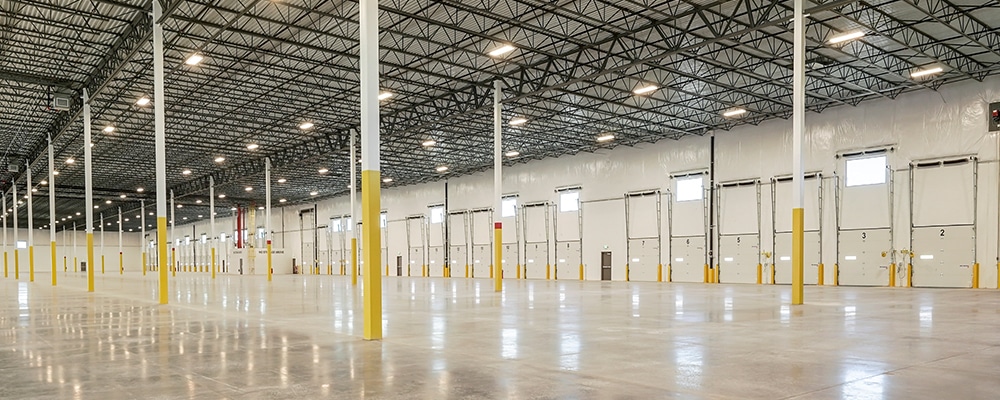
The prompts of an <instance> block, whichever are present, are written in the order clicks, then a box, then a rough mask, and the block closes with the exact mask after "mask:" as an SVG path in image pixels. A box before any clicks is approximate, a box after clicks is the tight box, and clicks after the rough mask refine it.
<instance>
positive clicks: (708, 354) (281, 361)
mask: <svg viewBox="0 0 1000 400" xmlns="http://www.w3.org/2000/svg"><path fill="white" fill-rule="evenodd" d="M21 278H22V281H15V280H14V279H13V278H12V277H11V278H7V279H2V278H0V377H2V378H0V382H2V383H0V398H3V399H22V398H32V399H34V398H53V399H68V398H81V399H119V398H136V399H160V398H162V399H168V398H193V399H219V398H247V399H256V398H262V399H271V398H294V399H310V398H345V399H353V398H373V399H521V398H526V399H536V398H537V399H544V398H557V399H591V398H593V399H661V398H679V399H750V398H757V399H781V398H802V399H944V398H949V399H997V398H1000V292H998V291H996V290H925V289H905V288H892V289H890V288H846V287H840V288H835V287H822V288H815V287H809V288H807V290H806V294H807V302H808V303H809V304H807V305H804V306H796V307H791V306H788V303H789V296H790V290H789V288H788V287H783V286H756V285H725V284H722V285H702V284H672V285H671V284H654V283H625V282H613V283H601V282H578V281H557V282H556V281H517V280H508V281H506V290H505V292H504V293H503V294H496V293H494V292H493V291H492V285H491V281H489V280H470V279H462V278H452V279H446V278H396V277H391V278H385V279H384V304H385V313H384V320H383V325H384V327H385V339H384V340H382V341H376V342H369V341H363V340H361V339H360V336H361V333H362V322H361V301H360V300H361V298H360V287H358V288H355V287H352V286H351V283H350V279H349V278H345V277H339V276H276V277H275V279H274V281H273V282H272V283H270V284H269V283H267V281H266V279H265V278H263V277H238V276H220V277H219V278H218V279H216V280H214V281H213V280H211V279H210V278H209V276H207V275H206V274H191V273H182V274H179V275H178V276H177V278H176V279H175V280H173V281H172V283H171V285H172V286H171V304H170V305H169V306H159V305H157V304H156V301H155V300H156V292H155V290H156V287H157V286H156V281H155V279H154V275H152V274H151V275H150V276H147V277H142V276H141V275H139V274H134V273H133V274H126V275H124V276H121V275H116V274H110V273H109V274H107V275H104V276H99V277H98V280H97V292H96V293H94V294H88V293H87V292H86V281H85V278H84V275H83V274H82V273H81V274H73V273H70V274H62V273H60V275H59V279H60V282H59V286H58V287H57V288H53V287H51V285H50V276H49V275H47V274H37V275H36V282H34V283H29V282H25V279H26V276H25V275H22V276H21Z"/></svg>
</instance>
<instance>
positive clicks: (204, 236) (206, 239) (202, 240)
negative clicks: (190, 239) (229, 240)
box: [201, 233, 208, 244]
mask: <svg viewBox="0 0 1000 400" xmlns="http://www.w3.org/2000/svg"><path fill="white" fill-rule="evenodd" d="M205 243H208V235H206V234H204V233H202V234H201V244H205Z"/></svg>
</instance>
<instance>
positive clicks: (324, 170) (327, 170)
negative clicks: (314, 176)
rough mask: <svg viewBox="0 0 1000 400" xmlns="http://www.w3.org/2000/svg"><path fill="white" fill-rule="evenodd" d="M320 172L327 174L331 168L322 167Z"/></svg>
mask: <svg viewBox="0 0 1000 400" xmlns="http://www.w3.org/2000/svg"><path fill="white" fill-rule="evenodd" d="M318 172H319V173H321V174H325V173H327V172H330V170H329V169H326V168H320V169H319V171H318Z"/></svg>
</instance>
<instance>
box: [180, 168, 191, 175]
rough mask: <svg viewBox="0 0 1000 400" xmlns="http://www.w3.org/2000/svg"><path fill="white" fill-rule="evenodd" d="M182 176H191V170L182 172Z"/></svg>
mask: <svg viewBox="0 0 1000 400" xmlns="http://www.w3.org/2000/svg"><path fill="white" fill-rule="evenodd" d="M181 175H191V170H189V169H186V170H183V171H181Z"/></svg>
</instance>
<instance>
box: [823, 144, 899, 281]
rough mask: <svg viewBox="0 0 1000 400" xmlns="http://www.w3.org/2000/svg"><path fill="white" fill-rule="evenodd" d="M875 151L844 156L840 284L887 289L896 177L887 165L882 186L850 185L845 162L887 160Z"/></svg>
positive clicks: (840, 182) (839, 227)
mask: <svg viewBox="0 0 1000 400" xmlns="http://www.w3.org/2000/svg"><path fill="white" fill-rule="evenodd" d="M886 154H887V153H886V152H885V151H881V152H874V153H868V154H864V155H862V156H857V157H843V158H842V159H841V161H840V163H839V164H838V168H841V170H843V171H844V173H843V174H840V176H843V177H845V178H844V179H838V182H837V190H838V192H837V197H838V198H837V204H838V206H837V213H838V221H839V223H838V224H837V253H838V254H837V265H838V270H839V272H840V276H839V283H840V284H841V285H854V286H888V285H889V269H890V268H891V267H892V263H893V254H892V248H893V247H892V231H893V221H892V214H893V212H892V207H893V204H892V198H893V190H894V186H893V177H892V173H891V170H890V169H889V164H888V162H886V168H885V172H884V173H885V174H886V178H885V179H883V180H882V183H872V184H858V185H851V182H850V181H849V180H850V179H849V176H848V174H849V173H850V171H849V170H847V169H848V168H850V167H849V166H847V165H846V163H849V162H853V161H858V160H861V161H863V160H865V159H872V158H873V157H886Z"/></svg>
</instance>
